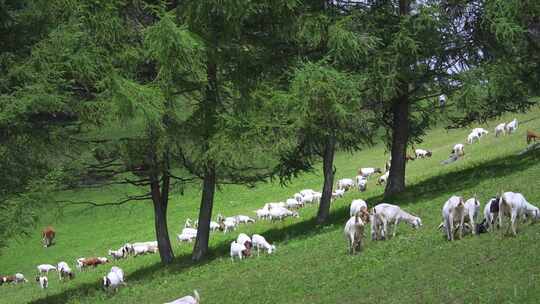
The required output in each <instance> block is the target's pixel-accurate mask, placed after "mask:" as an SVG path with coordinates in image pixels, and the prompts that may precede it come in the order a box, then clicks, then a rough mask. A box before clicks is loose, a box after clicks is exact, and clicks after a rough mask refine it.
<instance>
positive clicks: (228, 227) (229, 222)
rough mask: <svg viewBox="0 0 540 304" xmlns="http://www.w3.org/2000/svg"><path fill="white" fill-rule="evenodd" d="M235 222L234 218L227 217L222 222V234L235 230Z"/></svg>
mask: <svg viewBox="0 0 540 304" xmlns="http://www.w3.org/2000/svg"><path fill="white" fill-rule="evenodd" d="M236 226H237V222H236V220H235V219H234V218H231V217H228V218H225V220H223V227H224V229H223V233H226V232H227V231H233V230H236Z"/></svg>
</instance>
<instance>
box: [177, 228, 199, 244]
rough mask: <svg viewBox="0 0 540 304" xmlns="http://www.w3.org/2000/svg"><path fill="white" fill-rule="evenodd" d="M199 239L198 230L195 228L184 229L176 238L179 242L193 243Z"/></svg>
mask: <svg viewBox="0 0 540 304" xmlns="http://www.w3.org/2000/svg"><path fill="white" fill-rule="evenodd" d="M196 237H197V229H195V228H184V229H182V233H180V234H178V235H177V236H176V239H177V240H178V241H179V242H191V241H193V240H194V239H195V238H196Z"/></svg>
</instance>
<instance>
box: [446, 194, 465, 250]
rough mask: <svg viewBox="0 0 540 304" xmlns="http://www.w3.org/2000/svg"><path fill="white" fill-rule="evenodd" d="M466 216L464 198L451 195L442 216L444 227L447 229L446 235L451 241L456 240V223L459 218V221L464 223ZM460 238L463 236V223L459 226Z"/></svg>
mask: <svg viewBox="0 0 540 304" xmlns="http://www.w3.org/2000/svg"><path fill="white" fill-rule="evenodd" d="M464 217H465V203H464V202H463V198H462V197H459V196H455V195H453V196H452V197H450V198H449V199H448V200H447V201H446V202H445V203H444V206H443V209H442V218H443V227H444V229H445V231H446V237H447V239H448V240H449V241H452V240H454V224H455V222H457V221H458V220H459V223H463V221H464ZM458 230H459V238H460V239H461V237H462V236H463V225H461V224H460V225H459V226H458Z"/></svg>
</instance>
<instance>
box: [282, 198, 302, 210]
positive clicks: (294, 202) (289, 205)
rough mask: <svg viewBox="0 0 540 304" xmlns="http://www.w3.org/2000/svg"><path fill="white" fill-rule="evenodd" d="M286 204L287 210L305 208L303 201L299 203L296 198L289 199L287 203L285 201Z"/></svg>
mask: <svg viewBox="0 0 540 304" xmlns="http://www.w3.org/2000/svg"><path fill="white" fill-rule="evenodd" d="M285 204H286V205H287V209H298V208H300V207H302V206H303V202H302V201H297V200H296V199H294V198H288V199H287V200H286V201H285Z"/></svg>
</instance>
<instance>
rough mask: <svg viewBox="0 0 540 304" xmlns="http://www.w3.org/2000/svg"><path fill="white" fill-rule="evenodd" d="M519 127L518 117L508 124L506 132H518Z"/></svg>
mask: <svg viewBox="0 0 540 304" xmlns="http://www.w3.org/2000/svg"><path fill="white" fill-rule="evenodd" d="M517 128H518V121H517V119H515V118H514V119H513V120H512V121H511V122H509V123H507V124H506V133H508V134H510V133H514V132H516V130H517Z"/></svg>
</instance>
